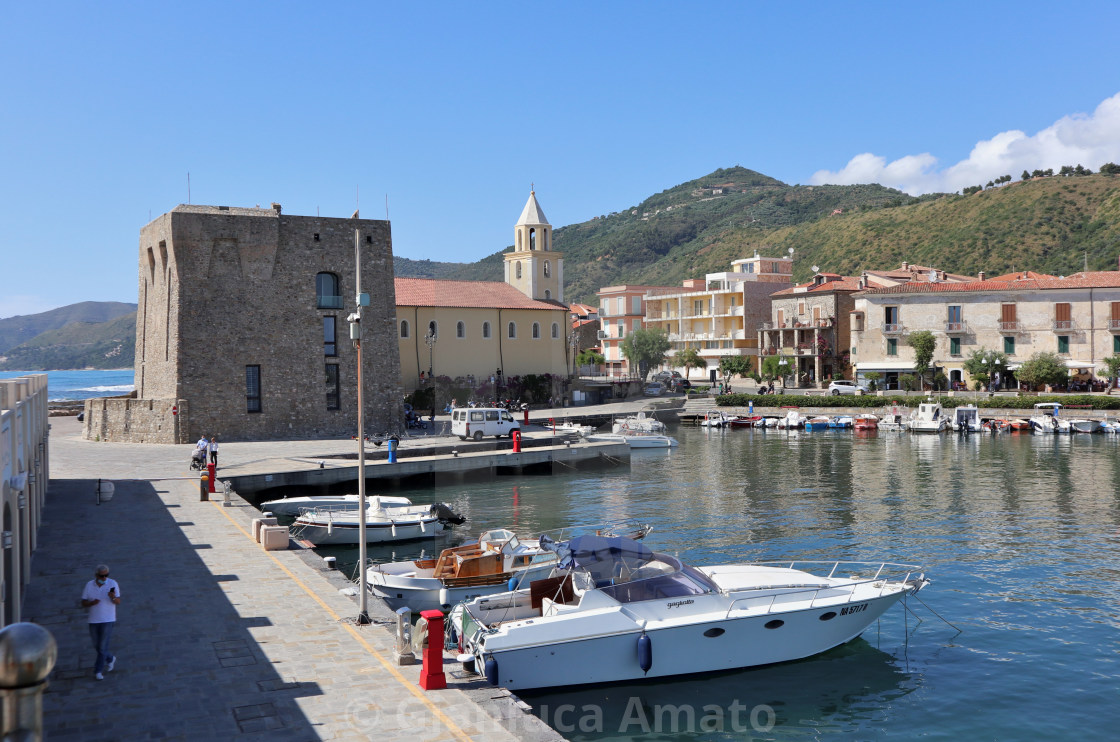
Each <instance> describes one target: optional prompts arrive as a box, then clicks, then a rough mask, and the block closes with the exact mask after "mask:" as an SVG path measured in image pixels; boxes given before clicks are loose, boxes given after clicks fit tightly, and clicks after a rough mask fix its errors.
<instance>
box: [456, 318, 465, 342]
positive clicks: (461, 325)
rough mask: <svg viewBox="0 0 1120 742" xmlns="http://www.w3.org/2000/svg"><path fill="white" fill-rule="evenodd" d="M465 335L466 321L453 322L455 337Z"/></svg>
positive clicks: (463, 336)
mask: <svg viewBox="0 0 1120 742" xmlns="http://www.w3.org/2000/svg"><path fill="white" fill-rule="evenodd" d="M466 336H467V323H466V322H461V321H460V322H456V323H455V337H457V338H465V337H466Z"/></svg>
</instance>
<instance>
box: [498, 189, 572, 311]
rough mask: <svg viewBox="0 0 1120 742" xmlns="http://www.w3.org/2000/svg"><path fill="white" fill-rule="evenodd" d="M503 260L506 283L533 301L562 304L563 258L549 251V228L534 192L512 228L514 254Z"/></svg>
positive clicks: (550, 229) (531, 191)
mask: <svg viewBox="0 0 1120 742" xmlns="http://www.w3.org/2000/svg"><path fill="white" fill-rule="evenodd" d="M504 257H505V280H506V283H508V284H509V285H511V286H513V287H514V288H516V289H517V290H518V291H520V292H521V293H523V294H525V295H526V296H528V297H530V298H532V299H542V300H552V301H557V302H560V303H561V304H562V303H563V302H564V256H563V255H562V254H561V253H558V252H556V251H555V250H553V249H552V225H551V224H549V223H548V219H546V218H545V215H544V212H543V211H542V210H541V206H540V204H539V203H537V192H536V191H535V190H532V189H530V191H529V200H528V201H527V202H526V203H525V208H524V209H522V210H521V218H520V219H518V220H517V224H515V225H514V227H513V252H507V253H506V254H505V256H504Z"/></svg>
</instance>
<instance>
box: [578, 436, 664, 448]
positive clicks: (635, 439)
mask: <svg viewBox="0 0 1120 742" xmlns="http://www.w3.org/2000/svg"><path fill="white" fill-rule="evenodd" d="M586 440H588V441H591V442H592V443H625V444H626V445H628V446H630V448H676V447H677V446H679V445H680V443H679V442H678V441H677V439H676V438H673V437H672V436H669V435H659V434H657V433H592V434H591V435H589V436H587V438H586Z"/></svg>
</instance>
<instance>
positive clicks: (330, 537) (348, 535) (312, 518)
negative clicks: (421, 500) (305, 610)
mask: <svg viewBox="0 0 1120 742" xmlns="http://www.w3.org/2000/svg"><path fill="white" fill-rule="evenodd" d="M446 507H447V506H442V508H446ZM442 508H441V507H438V506H437V505H413V504H412V501H411V500H409V499H408V498H407V497H385V496H384V495H378V496H374V497H371V498H370V499H369V502H368V503H367V505H366V512H365V522H366V543H371V544H376V543H388V542H392V541H408V540H410V539H416V538H426V537H428V536H433V535H435V534H436V533H438V532H439V531H442V530H444V529H445V528H447V527H448V526H449V525H451V524H452V521H451V520H450V519H447V518H445V517H443V516H442V515H441V510H442ZM447 511H448V512H450V508H447ZM361 517H362V516H361V514H360V513H359V511H358V508H339V507H313V508H306V509H304V510H303V511H301V512H300V514H299V515H298V516H297V517H296V519H295V521H294V522H293V523H292V525H291V529H292V534H293V535H294V536H295V537H296V538H299V539H304V540H306V541H310V542H311V543H312V544H315V545H316V546H323V545H328V544H329V545H338V544H357V543H359V532H360V528H361ZM455 517H456V519H458V522H459V523H462V522H463V519H462V518H461V517H460V516H455Z"/></svg>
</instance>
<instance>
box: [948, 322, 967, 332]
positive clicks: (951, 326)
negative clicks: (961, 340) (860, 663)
mask: <svg viewBox="0 0 1120 742" xmlns="http://www.w3.org/2000/svg"><path fill="white" fill-rule="evenodd" d="M945 334H946V335H966V334H968V325H966V324H965V323H964V322H946V323H945Z"/></svg>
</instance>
